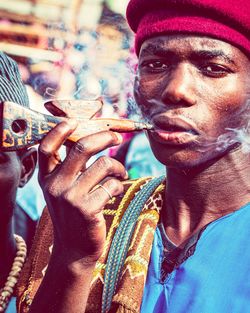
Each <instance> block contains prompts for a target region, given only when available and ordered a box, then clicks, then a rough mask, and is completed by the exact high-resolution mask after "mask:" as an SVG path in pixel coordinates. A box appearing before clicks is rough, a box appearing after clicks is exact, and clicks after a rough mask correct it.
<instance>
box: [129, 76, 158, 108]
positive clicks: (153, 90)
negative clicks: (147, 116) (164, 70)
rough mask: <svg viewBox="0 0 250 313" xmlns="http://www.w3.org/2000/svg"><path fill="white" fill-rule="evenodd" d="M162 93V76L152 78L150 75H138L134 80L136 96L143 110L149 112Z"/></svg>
mask: <svg viewBox="0 0 250 313" xmlns="http://www.w3.org/2000/svg"><path fill="white" fill-rule="evenodd" d="M161 94H162V85H161V80H160V78H158V79H154V80H152V79H151V78H148V77H143V78H141V77H139V76H137V77H136V78H135V81H134V97H135V100H136V102H137V103H138V105H139V106H140V109H141V110H142V112H147V111H148V110H149V108H150V107H151V106H152V102H153V101H154V100H157V99H159V95H161Z"/></svg>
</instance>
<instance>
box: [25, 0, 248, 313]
mask: <svg viewBox="0 0 250 313" xmlns="http://www.w3.org/2000/svg"><path fill="white" fill-rule="evenodd" d="M249 13H250V3H249V1H245V0H242V1H236V0H229V1H223V2H222V1H220V0H210V1H202V0H182V1H176V0H155V1H151V0H131V1H130V3H129V5H128V9H127V18H128V22H129V24H130V26H131V27H132V29H133V31H134V32H135V33H136V38H135V39H136V40H135V48H136V52H137V54H138V56H139V62H138V76H137V77H136V80H135V97H136V101H137V103H138V105H139V107H140V108H141V110H142V114H143V116H144V117H145V118H146V119H147V120H148V121H150V122H151V123H152V124H153V125H154V127H155V129H154V130H152V131H149V132H148V137H149V141H150V145H151V148H152V150H153V152H154V154H155V156H156V157H157V159H158V160H159V161H161V162H162V163H163V164H165V165H166V168H167V171H168V175H167V178H166V183H164V184H163V185H160V186H159V187H157V184H158V183H159V181H157V184H156V187H157V189H156V190H155V191H154V192H153V194H152V195H149V196H148V195H146V193H147V192H146V191H147V190H149V187H147V186H150V188H151V187H152V186H153V185H150V184H151V182H152V181H153V182H154V180H152V181H150V182H148V183H147V184H145V185H144V186H143V187H142V186H141V184H142V183H141V182H142V180H138V181H136V182H130V183H122V182H121V181H120V180H122V179H126V172H125V170H124V168H123V167H122V166H121V164H119V163H117V162H116V161H115V160H112V159H109V158H101V159H98V160H97V161H96V162H95V163H94V164H93V165H92V166H90V167H89V168H86V161H87V160H88V159H89V157H90V156H91V155H93V154H95V153H97V152H98V151H100V150H102V149H105V148H107V147H109V146H112V145H117V144H119V143H120V142H121V139H120V136H119V135H118V134H116V133H112V132H101V133H97V134H94V135H91V136H88V137H86V138H83V139H81V140H80V141H79V142H78V143H76V145H75V146H74V147H73V148H72V149H71V151H70V152H69V154H68V156H67V158H66V159H65V161H64V162H63V163H60V162H59V161H58V158H57V157H56V156H57V151H58V149H59V147H60V146H61V145H62V143H63V142H64V141H65V140H66V139H67V137H68V136H69V134H70V133H71V132H72V131H73V130H74V128H75V126H76V125H74V123H73V122H71V123H63V124H61V125H59V126H58V127H56V128H55V129H54V130H53V131H51V133H50V134H49V135H48V136H47V137H46V138H45V139H44V141H43V142H42V144H41V146H40V182H41V185H42V188H43V191H44V195H45V198H46V202H47V205H48V209H49V213H50V216H51V220H52V222H51V221H50V219H49V218H48V216H47V217H45V218H44V221H43V222H42V223H41V225H40V232H39V234H38V236H37V242H36V246H35V247H34V249H33V252H32V255H31V260H30V262H29V263H28V265H27V267H26V270H25V272H26V277H24V278H23V281H22V282H21V286H20V288H21V295H22V298H21V301H20V308H21V311H22V312H27V311H28V309H29V305H30V304H31V302H32V298H33V297H34V294H35V293H36V291H37V289H38V292H37V295H36V297H35V299H34V301H33V303H32V305H31V306H30V312H36V313H38V312H57V313H59V312H60V313H61V312H74V313H78V312H143V313H145V312H171V313H173V312H178V313H180V312H188V313H198V312H199V313H200V312H202V313H212V312H221V313H224V312H234V313H235V312H248V311H249V299H250V298H249V294H250V284H249V279H248V272H249V271H248V268H249V257H250V248H249V244H248V241H249V235H250V231H249V225H248V223H249V222H248V221H249V215H250V204H249V198H250V197H249V194H250V192H249V191H250V162H249V161H250V160H249V154H244V153H243V151H242V149H241V142H239V140H238V138H236V136H235V135H234V134H237V131H238V130H239V129H242V130H243V131H245V135H246V136H249V129H247V124H245V121H246V116H247V114H249V108H248V105H249V103H248V97H249V92H250V81H249V71H250V61H249V56H250V38H249V34H250V20H249ZM248 116H249V115H248ZM223 138H224V139H225V140H224V142H223V144H222V139H223ZM143 183H145V180H144V181H143ZM144 187H145V188H146V189H145V188H144ZM153 187H155V186H153ZM153 187H152V188H153ZM141 188H142V189H141ZM150 190H151V189H150ZM123 193H124V195H123V197H122V199H121V198H119V197H115V196H118V195H121V194H123ZM141 194H142V195H143V196H140V195H141ZM110 198H112V199H110ZM138 199H139V200H138ZM109 200H110V201H109ZM134 200H138V201H137V202H134ZM108 201H109V203H108V204H107V202H108ZM135 203H136V205H135ZM141 203H143V206H144V207H143V209H142V212H141V214H140V215H139V217H137V216H136V218H133V216H135V215H133V214H134V213H135V212H136V210H137V209H138V207H139V206H140V205H141ZM131 204H132V209H133V210H131ZM103 207H105V209H104V210H103ZM114 207H115V208H114ZM130 211H131V212H132V213H131V214H132V215H131V216H132V217H131V218H130V217H129V218H128V216H127V212H130ZM104 215H105V219H106V220H105V219H104ZM159 216H160V217H159ZM134 219H135V220H136V221H137V222H136V225H135V227H134V228H133V227H131V228H132V229H133V232H132V237H131V238H130V239H129V243H128V246H129V248H128V251H126V249H125V248H124V247H123V243H124V242H126V245H127V237H129V235H128V236H127V233H126V232H125V233H123V230H122V229H121V227H119V226H120V225H122V228H126V227H127V224H130V223H132V224H133V220H134ZM124 221H125V222H124ZM52 224H53V236H52V234H51V228H52ZM106 227H107V228H106ZM49 232H50V234H48V233H49ZM116 234H122V236H120V238H119V236H118V238H117V236H116ZM106 236H107V237H106ZM105 238H106V240H105ZM119 240H120V241H119ZM52 241H53V248H52V246H50V245H51V244H52ZM111 242H112V243H111ZM117 242H118V243H119V245H118V244H117ZM114 243H115V244H114ZM116 244H117V245H116ZM49 246H50V251H52V253H51V255H50V253H49ZM114 247H115V249H114ZM123 249H125V250H123ZM121 250H122V251H125V252H124V253H123V252H122V255H120V251H121ZM124 255H125V256H126V258H125V260H124V261H122V269H121V271H119V270H118V275H117V276H116V270H117V268H118V269H119V267H120V260H123V257H124ZM113 256H114V257H113ZM49 257H50V260H49V264H48V267H46V264H47V262H48V258H49ZM42 258H43V261H42V260H41V259H42ZM44 259H46V260H45V261H44ZM110 260H111V261H112V262H113V263H112V262H110ZM45 269H46V273H45ZM29 273H31V275H30V274H29ZM44 273H45V276H44V278H43V275H44ZM24 276H25V275H24ZM42 278H43V280H42ZM41 281H42V283H41ZM40 283H41V285H40V288H39V284H40ZM103 284H104V286H103ZM144 284H145V285H144ZM113 290H115V292H114V293H113Z"/></svg>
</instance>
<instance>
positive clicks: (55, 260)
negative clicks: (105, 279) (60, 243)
mask: <svg viewBox="0 0 250 313" xmlns="http://www.w3.org/2000/svg"><path fill="white" fill-rule="evenodd" d="M95 265H96V260H94V259H93V258H91V257H89V256H86V257H79V256H76V255H75V256H73V255H70V254H69V255H67V256H64V255H62V254H61V253H57V252H56V251H55V250H54V249H53V252H52V255H51V259H50V267H52V268H57V269H60V271H62V272H64V273H65V274H66V275H67V276H69V277H72V278H79V277H82V276H84V277H86V275H88V274H91V275H92V272H93V270H94V268H95Z"/></svg>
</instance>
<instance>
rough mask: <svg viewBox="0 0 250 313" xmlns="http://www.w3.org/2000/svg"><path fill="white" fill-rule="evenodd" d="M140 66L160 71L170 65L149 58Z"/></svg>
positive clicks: (148, 69) (151, 70)
mask: <svg viewBox="0 0 250 313" xmlns="http://www.w3.org/2000/svg"><path fill="white" fill-rule="evenodd" d="M139 67H140V69H144V70H147V71H149V72H159V71H164V70H166V69H168V67H169V66H168V65H167V64H166V63H164V62H162V61H159V60H149V61H144V62H142V63H141V65H140V66H139Z"/></svg>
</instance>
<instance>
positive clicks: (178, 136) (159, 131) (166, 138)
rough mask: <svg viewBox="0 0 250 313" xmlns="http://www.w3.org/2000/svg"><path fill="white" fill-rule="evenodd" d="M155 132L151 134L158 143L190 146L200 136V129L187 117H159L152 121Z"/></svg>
mask: <svg viewBox="0 0 250 313" xmlns="http://www.w3.org/2000/svg"><path fill="white" fill-rule="evenodd" d="M152 122H153V125H154V130H153V131H150V134H152V136H153V137H154V139H155V140H156V141H159V142H162V143H170V144H178V145H179V144H188V143H191V142H193V141H195V140H197V137H198V136H199V135H200V133H199V131H198V129H197V128H196V126H195V125H194V124H193V122H191V121H189V120H188V119H186V118H185V117H177V116H176V117H169V116H166V115H157V116H155V117H154V118H153V119H152Z"/></svg>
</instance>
